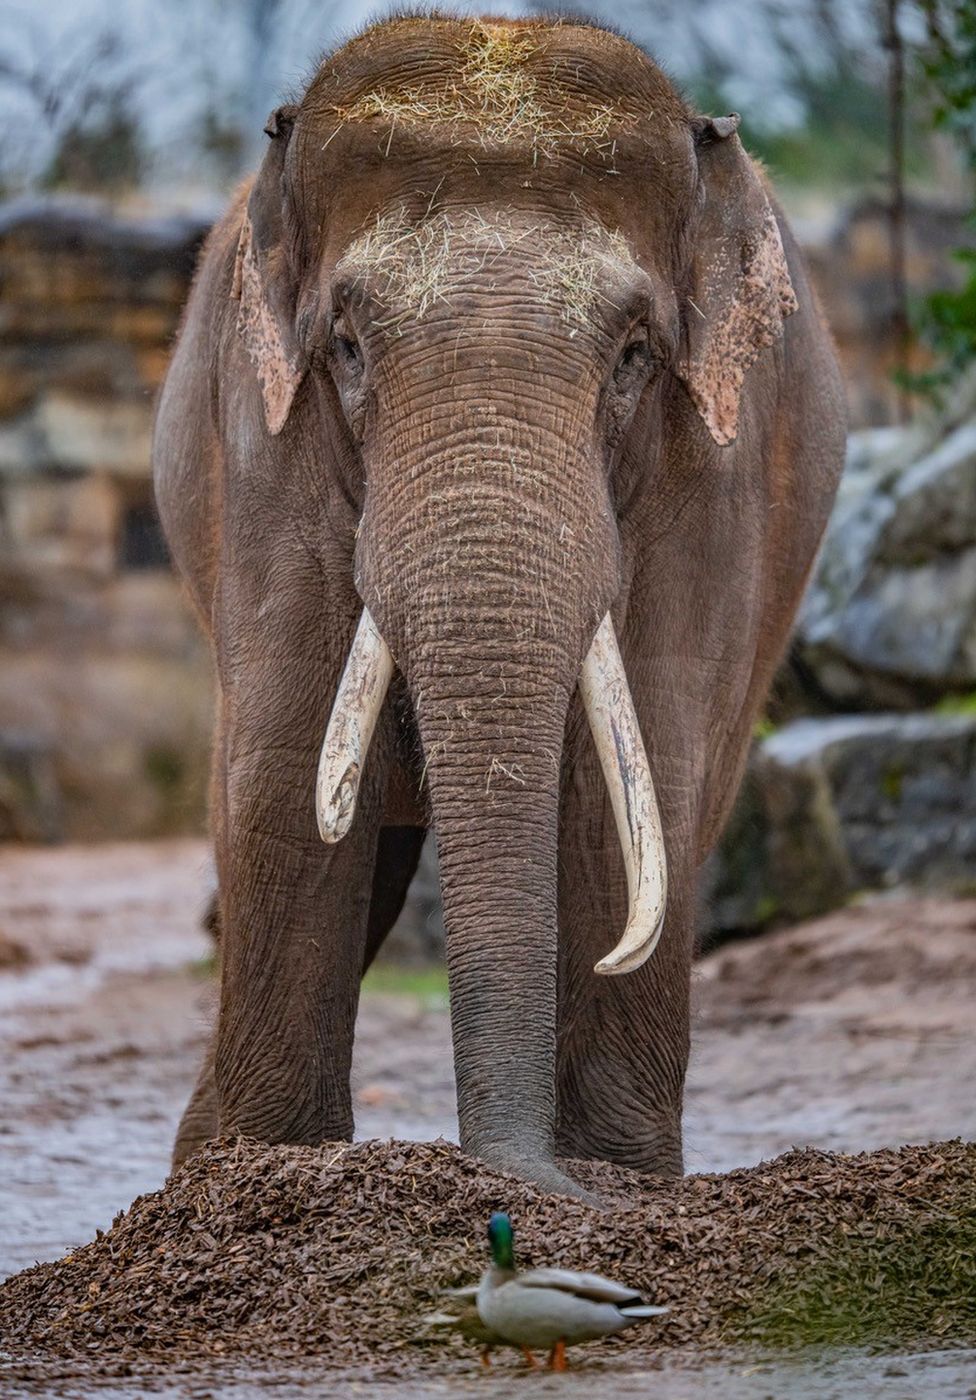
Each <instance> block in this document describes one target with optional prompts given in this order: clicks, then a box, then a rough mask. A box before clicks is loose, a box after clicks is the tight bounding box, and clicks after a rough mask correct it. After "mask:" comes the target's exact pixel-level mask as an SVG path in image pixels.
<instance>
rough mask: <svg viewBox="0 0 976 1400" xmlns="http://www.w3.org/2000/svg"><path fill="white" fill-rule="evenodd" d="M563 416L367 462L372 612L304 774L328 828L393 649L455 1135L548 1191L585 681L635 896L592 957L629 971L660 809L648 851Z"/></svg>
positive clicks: (602, 567)
mask: <svg viewBox="0 0 976 1400" xmlns="http://www.w3.org/2000/svg"><path fill="white" fill-rule="evenodd" d="M428 410H429V405H428ZM567 418H568V415H567ZM506 420H507V421H506ZM563 426H564V431H563V432H561V433H558V434H557V433H550V434H548V435H547V436H545V437H544V436H543V435H542V434H540V435H537V436H536V438H535V441H532V442H527V441H526V440H525V435H526V429H525V428H524V426H523V425H522V424H521V423H520V422H519V421H518V419H517V417H516V415H515V414H512V415H511V416H508V415H506V419H501V417H500V416H498V415H497V414H496V416H494V418H493V421H492V422H491V423H490V425H489V426H488V429H487V430H486V429H485V427H484V425H483V424H481V423H477V422H476V423H473V424H472V423H471V422H467V423H464V424H462V431H461V432H459V433H458V434H457V435H456V436H455V437H454V440H453V442H448V441H442V442H440V443H439V444H437V445H436V446H435V447H430V446H429V438H428V447H427V450H426V452H425V453H423V455H420V454H418V453H417V452H416V444H417V442H418V440H419V439H420V438H421V434H420V433H419V432H416V431H415V432H414V433H410V432H408V431H406V430H405V431H404V437H403V438H401V439H400V451H399V452H398V453H396V455H394V456H393V457H392V465H391V464H390V461H389V460H388V462H387V467H386V470H385V471H383V470H380V469H378V468H374V480H377V479H378V480H377V488H376V489H375V491H374V490H372V488H371V490H370V492H368V493H367V502H366V510H365V512H364V516H363V521H362V524H361V527H360V532H359V539H358V544H357V560H356V563H357V583H358V586H359V589H360V593H361V594H362V596H363V598H364V600H365V601H366V604H367V609H366V611H365V612H364V614H363V619H362V621H361V623H360V627H359V630H358V632H357V640H356V643H355V645H354V647H353V651H352V655H351V657H350V663H349V665H348V666H347V670H346V674H345V676H344V678H343V681H342V683H341V685H340V690H339V696H338V698H337V704H336V707H335V709H334V711H333V717H332V720H331V721H330V725H329V732H328V734H327V736H326V741H325V744H324V746H323V754H322V762H321V764H320V771H319V788H318V814H319V822H320V830H321V831H322V834H323V836H324V837H325V839H327V840H334V839H339V837H341V835H342V833H343V831H344V830H346V829H347V827H348V824H349V822H350V821H351V819H352V803H353V802H354V800H355V787H356V784H357V782H358V776H359V773H360V771H361V768H362V764H363V761H364V758H365V747H366V745H367V744H368V739H369V733H370V731H371V726H372V724H373V723H374V722H375V717H376V714H377V713H378V709H379V705H380V704H381V703H382V695H383V691H384V690H385V687H386V685H387V684H388V683H389V677H390V674H391V671H392V657H395V659H396V663H397V664H398V665H399V667H400V669H401V671H402V672H403V674H404V676H405V678H406V681H407V684H408V687H409V690H410V694H411V696H412V699H413V706H414V712H415V716H416V720H417V725H418V729H419V734H420V739H421V743H422V747H423V755H424V764H425V769H424V771H425V779H426V781H427V783H428V785H429V791H430V800H431V808H432V813H433V820H434V829H435V832H436V836H437V845H438V855H439V859H440V868H441V885H442V895H443V901H444V914H445V923H446V926H447V932H448V939H447V960H448V971H449V979H450V991H451V1013H452V1014H451V1021H452V1029H453V1035H454V1059H455V1071H456V1076H457V1087H458V1115H459V1121H460V1128H461V1142H462V1145H463V1146H464V1148H465V1149H466V1150H467V1151H469V1152H472V1153H474V1154H476V1155H479V1156H481V1157H483V1158H485V1159H487V1160H490V1161H491V1162H493V1163H494V1164H495V1165H497V1166H500V1167H505V1166H508V1167H510V1168H511V1169H513V1170H516V1171H518V1172H519V1173H520V1174H522V1175H530V1176H532V1177H533V1178H534V1179H535V1180H537V1181H544V1180H548V1181H549V1183H550V1184H551V1185H552V1186H553V1187H554V1188H558V1187H559V1186H563V1187H564V1188H565V1187H566V1186H567V1185H568V1183H566V1181H565V1179H564V1178H561V1177H559V1175H558V1173H557V1172H556V1170H555V1168H554V1167H553V1165H552V1162H553V1153H554V1125H555V1055H556V983H557V929H556V907H557V886H558V881H557V839H558V824H559V795H560V769H561V759H562V748H563V740H564V734H565V727H566V714H567V709H568V705H569V700H570V696H571V695H572V692H573V690H574V688H575V687H576V685H577V682H578V681H581V679H582V691H583V697H584V703H585V704H586V708H587V712H588V714H589V715H590V718H591V722H593V723H595V725H596V737H597V746H598V749H599V750H600V755H601V761H602V762H603V764H604V771H605V772H606V773H607V776H608V779H609V780H610V789H611V797H612V798H613V800H614V810H615V812H616V814H617V820H618V829H619V830H620V832H621V836H622V838H625V839H624V848H625V858H626V857H627V856H628V853H629V856H630V857H631V859H630V863H629V865H628V880H629V882H630V883H631V892H632V895H633V896H634V897H635V900H636V906H637V907H639V909H640V910H641V911H642V912H641V914H640V917H639V918H638V920H637V924H636V925H635V924H634V920H633V918H632V920H631V925H630V926H629V927H628V932H627V935H626V936H625V940H623V942H622V945H621V947H620V948H618V949H617V950H615V952H614V954H611V955H610V957H609V958H608V959H604V960H603V961H604V963H606V964H607V966H606V967H601V970H602V971H624V970H627V969H628V968H629V967H632V966H637V965H638V963H639V962H640V961H642V960H643V957H644V956H646V953H647V952H649V951H650V948H651V947H652V946H653V942H654V940H655V939H656V935H657V926H658V923H659V921H660V913H661V910H662V909H663V864H662V861H661V855H662V851H663V847H661V846H660V827H659V824H658V825H657V827H656V838H657V853H656V855H655V854H654V853H653V852H651V853H650V854H648V852H649V851H650V848H649V847H648V844H647V840H646V839H645V838H646V835H647V831H648V830H649V827H648V823H649V822H650V824H651V825H653V824H654V822H656V818H657V812H656V804H655V803H654V799H653V788H651V787H650V785H649V775H646V758H644V754H643V747H642V745H641V744H640V736H639V732H638V730H637V726H636V719H635V718H634V717H633V709H632V706H631V705H630V702H629V693H628V692H627V691H626V682H625V681H623V683H622V687H621V679H622V672H621V671H620V668H619V654H618V653H617V651H616V645H615V643H614V642H613V636H612V628H610V627H609V622H608V621H607V622H606V623H605V624H604V625H603V626H602V627H601V628H600V629H599V633H598V636H597V640H596V642H594V632H595V631H596V630H597V624H598V623H599V621H600V619H601V617H604V616H605V614H606V612H607V608H608V607H609V604H610V602H611V601H612V599H613V597H614V596H615V594H616V592H617V589H618V587H619V576H618V572H617V558H618V554H617V541H616V533H615V525H614V523H613V517H612V513H611V511H610V508H609V502H608V500H607V496H606V484H605V480H604V479H603V477H602V475H601V474H599V473H597V472H594V471H593V470H592V464H591V460H590V459H588V458H586V457H585V456H584V455H583V453H582V452H581V451H580V448H579V446H578V445H577V443H578V442H579V434H578V431H577V432H574V431H572V429H573V428H574V427H576V425H573V424H572V423H571V422H570V421H567V423H566V424H565V425H563ZM390 445H392V446H393V448H394V450H395V449H396V447H397V445H398V444H397V441H396V437H395V436H393V435H391V443H390ZM410 446H413V447H414V455H413V457H412V458H411V455H410V452H409V447H410ZM608 631H609V638H608V636H607V632H608ZM601 639H602V644H601ZM598 644H600V645H598ZM591 646H592V648H595V650H591ZM391 653H392V657H391ZM584 658H586V659H585V663H584ZM614 658H616V665H617V669H616V671H615V670H614ZM581 668H582V670H583V677H582V678H581ZM614 687H616V689H614ZM622 698H623V699H624V700H625V702H626V703H625V704H624V710H625V711H627V713H626V714H624V715H623V720H622V722H618V721H620V718H621V717H620V715H619V714H618V713H617V711H618V710H619V708H620V705H621V700H622ZM628 707H629V710H628ZM628 714H629V718H628ZM350 716H352V718H350ZM601 726H602V731H601ZM635 738H636V745H637V749H638V750H639V753H638V752H637V751H635V749H634V740H635ZM642 774H644V775H646V776H648V782H647V784H645V785H643V786H642V781H641V775H642ZM635 776H636V779H637V781H636V786H635ZM645 787H646V788H647V789H648V790H649V797H648V795H647V792H645ZM642 793H644V795H643V796H641V794H642ZM652 818H653V821H652V820H651V819H652ZM652 844H653V843H652ZM642 853H643V855H644V856H645V857H646V859H644V861H643V873H642V870H641V868H640V867H641V859H642ZM655 870H656V871H657V874H658V877H659V882H658V886H657V887H656V891H655V890H654V889H649V885H648V878H647V877H648V874H649V873H650V874H651V875H653V872H654V871H655ZM651 883H652V884H653V880H652V882H651ZM624 945H625V946H624Z"/></svg>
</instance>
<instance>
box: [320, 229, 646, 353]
mask: <svg viewBox="0 0 976 1400" xmlns="http://www.w3.org/2000/svg"><path fill="white" fill-rule="evenodd" d="M336 271H337V273H338V274H339V275H340V276H343V277H348V278H350V279H351V281H352V282H353V284H354V285H355V286H358V287H360V288H362V290H363V291H364V292H367V293H368V294H369V295H370V296H371V297H373V298H374V299H375V300H376V301H377V302H378V303H379V305H380V306H381V308H383V310H384V312H386V313H388V314H387V315H386V316H384V317H383V318H382V319H381V321H380V324H381V325H383V326H385V327H386V328H387V329H389V330H392V331H394V332H396V331H397V330H399V329H402V328H403V327H404V325H405V324H406V323H407V322H409V321H416V320H421V319H423V318H424V317H425V316H427V315H428V314H430V313H431V312H432V311H434V310H435V309H436V307H437V306H438V305H440V304H449V303H450V302H451V299H452V297H454V296H457V295H458V294H460V293H470V292H472V291H478V290H482V289H483V290H486V291H491V290H493V289H494V288H495V286H497V285H499V284H501V285H502V286H503V287H506V288H507V287H508V286H510V285H511V279H512V278H513V277H517V278H518V279H519V284H520V290H521V291H522V292H524V293H525V294H526V295H527V296H528V297H529V298H530V299H531V301H533V302H535V303H536V304H537V305H540V306H543V307H546V308H548V309H551V310H552V311H554V312H555V313H556V314H558V315H559V316H561V317H562V319H564V320H566V321H569V322H571V323H576V324H577V325H585V324H588V323H589V322H590V321H591V320H592V317H593V313H594V311H595V310H596V309H597V306H598V304H599V303H601V302H602V303H604V304H606V305H608V306H610V307H614V306H616V305H618V301H617V300H616V298H620V297H622V296H623V295H624V294H625V292H626V289H627V288H628V287H630V286H632V285H633V283H634V280H635V279H636V278H637V277H638V276H639V274H640V269H639V267H638V265H637V263H636V261H635V259H634V256H633V254H632V252H631V250H630V247H629V245H628V243H627V240H626V239H625V238H624V236H623V235H622V234H621V233H619V232H616V231H610V230H609V229H607V228H605V227H604V226H603V225H602V224H600V223H598V222H597V221H596V220H586V221H585V222H583V223H582V224H580V223H576V224H574V225H573V226H571V227H564V226H560V225H558V224H553V223H551V222H547V221H545V220H543V219H534V218H532V217H531V216H527V215H525V214H520V213H516V212H515V211H511V210H504V209H501V210H489V211H483V210H478V209H464V210H445V211H443V212H441V213H438V214H434V215H431V216H430V217H428V218H426V219H423V220H421V221H420V222H417V221H416V220H411V219H409V218H408V217H407V215H406V213H405V211H403V210H400V211H397V212H396V213H389V212H387V213H384V214H381V215H379V216H378V217H377V219H376V220H375V222H374V223H373V225H372V226H371V227H370V228H369V229H367V230H366V231H365V232H364V233H362V234H360V235H359V236H358V237H357V238H356V239H355V240H354V241H353V242H352V243H351V244H350V245H349V246H348V247H347V249H346V251H345V253H344V254H343V256H342V257H341V259H340V260H339V263H338V264H337V267H336Z"/></svg>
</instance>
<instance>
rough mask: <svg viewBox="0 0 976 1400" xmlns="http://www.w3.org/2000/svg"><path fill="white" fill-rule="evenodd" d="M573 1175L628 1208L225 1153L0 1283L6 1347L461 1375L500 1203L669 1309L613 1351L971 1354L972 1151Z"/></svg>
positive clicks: (582, 1169) (529, 1229)
mask: <svg viewBox="0 0 976 1400" xmlns="http://www.w3.org/2000/svg"><path fill="white" fill-rule="evenodd" d="M571 1170H573V1171H574V1173H575V1175H576V1177H577V1179H578V1180H580V1181H581V1182H582V1183H583V1184H584V1185H586V1186H588V1187H589V1188H590V1189H592V1190H595V1191H597V1192H599V1193H600V1194H601V1195H602V1196H603V1197H604V1199H609V1200H612V1201H614V1202H615V1203H616V1204H615V1206H614V1208H613V1209H612V1210H610V1211H606V1212H600V1211H597V1210H594V1209H592V1208H590V1207H588V1206H585V1205H583V1204H582V1203H580V1202H577V1201H574V1200H568V1199H566V1198H564V1197H556V1196H543V1195H541V1194H540V1193H539V1192H537V1191H534V1190H533V1189H531V1188H530V1187H527V1186H525V1185H523V1184H521V1183H519V1182H517V1181H515V1180H513V1179H512V1178H509V1177H506V1176H501V1175H497V1174H494V1173H492V1172H489V1171H487V1170H485V1168H483V1167H482V1166H481V1165H480V1164H478V1163H476V1162H474V1161H472V1160H470V1159H469V1158H466V1157H464V1156H463V1155H462V1154H461V1152H460V1151H459V1149H458V1148H456V1147H453V1146H451V1145H449V1144H447V1143H443V1142H438V1143H432V1144H429V1143H424V1144H420V1143H402V1142H391V1143H377V1142H368V1143H359V1144H355V1145H352V1146H350V1145H347V1144H334V1145H324V1146H321V1147H316V1148H311V1147H268V1146H263V1145H260V1144H257V1143H253V1142H248V1141H242V1140H237V1141H223V1142H219V1143H216V1144H213V1145H211V1146H210V1147H208V1148H207V1149H205V1150H204V1151H203V1152H202V1153H200V1154H199V1155H198V1156H197V1157H195V1158H194V1159H192V1160H191V1161H190V1162H188V1163H187V1164H186V1165H185V1166H184V1167H183V1168H182V1169H181V1170H180V1171H179V1172H177V1173H176V1174H175V1175H174V1176H173V1177H172V1178H171V1180H170V1181H169V1182H168V1183H167V1185H166V1186H165V1187H164V1188H163V1189H162V1190H160V1191H156V1192H154V1193H152V1194H151V1195H147V1196H141V1197H139V1199H138V1200H136V1201H135V1203H134V1204H133V1205H132V1206H131V1208H130V1209H129V1210H128V1211H126V1212H125V1213H124V1214H121V1215H119V1216H118V1217H117V1218H116V1220H115V1222H114V1224H113V1226H112V1228H111V1230H109V1231H107V1232H106V1233H99V1235H98V1237H97V1238H96V1239H95V1240H94V1241H93V1242H92V1243H91V1244H88V1245H85V1246H84V1247H83V1248H81V1249H78V1250H76V1251H75V1252H74V1253H73V1254H69V1255H68V1256H67V1257H66V1258H64V1259H61V1260H59V1261H57V1262H56V1263H52V1264H40V1265H37V1266H35V1267H34V1268H32V1269H28V1270H25V1272H23V1273H22V1274H19V1275H17V1276H16V1277H15V1278H13V1279H10V1280H9V1281H8V1282H7V1283H6V1284H5V1285H3V1286H2V1287H0V1346H2V1348H3V1349H5V1350H6V1351H7V1352H8V1353H11V1354H12V1355H13V1356H14V1357H17V1356H21V1357H28V1356H30V1357H34V1358H37V1357H38V1356H47V1357H61V1358H80V1357H88V1358H93V1357H95V1356H97V1357H99V1358H102V1359H104V1358H106V1357H115V1358H117V1359H119V1360H122V1359H124V1358H129V1359H130V1360H132V1361H135V1362H143V1363H144V1362H146V1361H148V1360H150V1359H156V1360H168V1361H170V1362H172V1361H174V1360H178V1359H179V1358H180V1357H181V1356H184V1357H187V1356H193V1357H196V1358H200V1357H201V1356H203V1357H206V1356H211V1357H218V1356H219V1357H244V1356H247V1357H253V1358H255V1359H256V1360H258V1359H262V1358H263V1359H268V1358H271V1357H274V1358H277V1359H279V1360H280V1359H281V1358H283V1357H287V1356H299V1355H303V1356H306V1357H307V1356H308V1355H309V1354H320V1355H321V1357H322V1364H323V1365H325V1366H328V1367H330V1368H332V1367H335V1368H341V1367H361V1366H364V1365H369V1366H373V1367H375V1366H377V1365H379V1366H384V1365H386V1366H388V1365H389V1364H390V1363H393V1362H395V1361H396V1360H397V1358H398V1357H399V1361H400V1364H403V1363H406V1362H407V1361H408V1358H409V1364H410V1365H411V1366H416V1365H420V1366H423V1365H427V1364H433V1365H438V1364H439V1363H443V1362H445V1361H447V1362H448V1363H450V1364H453V1365H456V1364H457V1360H456V1354H457V1353H458V1352H459V1351H461V1350H463V1349H464V1348H465V1343H464V1342H463V1341H462V1340H461V1339H460V1338H458V1337H454V1336H449V1337H447V1338H444V1337H443V1336H441V1335H437V1336H436V1337H431V1336H430V1334H426V1333H425V1332H424V1330H423V1328H422V1327H421V1326H420V1323H419V1320H420V1318H421V1317H422V1316H423V1314H424V1313H425V1312H429V1311H430V1310H431V1309H433V1308H436V1307H437V1306H438V1294H439V1292H440V1290H442V1289H443V1288H445V1287H449V1286H453V1285H458V1284H462V1283H468V1282H471V1281H473V1280H474V1279H475V1278H476V1277H477V1275H478V1273H480V1271H481V1269H482V1268H483V1267H484V1264H485V1260H486V1245H485V1236H484V1229H485V1223H486V1221H487V1217H488V1214H489V1212H490V1211H491V1210H493V1209H497V1208H499V1207H503V1208H505V1209H507V1210H509V1211H510V1212H511V1214H512V1216H513V1219H514V1221H515V1226H516V1248H517V1251H518V1254H519V1257H520V1260H521V1262H522V1263H525V1264H532V1263H548V1264H557V1265H563V1266H566V1267H569V1268H576V1269H578V1268H586V1269H591V1270H594V1269H595V1270H599V1271H600V1272H604V1273H608V1274H610V1275H611V1276H613V1277H617V1278H619V1279H621V1280H622V1281H624V1282H626V1283H628V1284H633V1285H635V1286H637V1287H640V1288H641V1289H643V1290H644V1292H645V1293H646V1295H647V1296H648V1299H649V1300H650V1301H654V1302H666V1303H669V1304H670V1305H671V1307H672V1310H673V1311H672V1314H671V1316H670V1317H669V1318H666V1319H664V1320H663V1321H662V1322H660V1323H653V1324H649V1325H648V1326H646V1327H643V1328H635V1329H634V1330H633V1331H631V1332H629V1333H628V1334H626V1336H625V1337H622V1338H617V1339H614V1340H613V1341H610V1342H606V1343H602V1344H601V1346H604V1347H627V1348H630V1349H632V1350H633V1351H634V1352H635V1355H636V1354H640V1353H641V1352H643V1353H644V1354H645V1355H649V1354H650V1353H651V1352H652V1351H654V1350H659V1349H660V1348H664V1347H669V1348H670V1347H688V1346H694V1347H703V1346H728V1345H730V1344H738V1343H742V1342H753V1341H758V1342H761V1343H767V1344H769V1343H773V1344H777V1345H778V1344H791V1343H802V1342H810V1341H838V1342H852V1343H861V1344H863V1343H865V1342H867V1343H872V1344H882V1345H883V1344H886V1343H889V1344H892V1345H897V1346H900V1347H904V1346H911V1347H922V1346H926V1345H928V1346H932V1345H941V1346H945V1345H949V1344H963V1343H968V1344H970V1345H971V1344H973V1343H974V1342H976V1145H973V1144H965V1143H961V1142H951V1143H939V1144H935V1145H930V1146H926V1147H905V1148H901V1149H900V1150H898V1151H884V1152H872V1153H865V1154H863V1155H860V1156H851V1157H847V1156H834V1155H832V1154H830V1153H824V1152H816V1151H802V1152H791V1153H788V1154H786V1155H785V1156H783V1157H780V1158H778V1159H777V1160H776V1161H774V1162H769V1163H764V1164H763V1165H761V1166H759V1167H755V1168H752V1169H749V1170H742V1171H735V1172H730V1173H728V1174H726V1175H722V1176H699V1177H688V1178H686V1179H685V1180H683V1181H679V1182H660V1181H656V1180H654V1179H651V1178H647V1177H641V1176H639V1175H638V1174H636V1173H634V1172H630V1171H627V1170H625V1169H621V1168H613V1167H609V1166H606V1165H602V1164H596V1163H589V1164H585V1163H577V1164H575V1165H574V1166H572V1167H571ZM469 1354H470V1353H469Z"/></svg>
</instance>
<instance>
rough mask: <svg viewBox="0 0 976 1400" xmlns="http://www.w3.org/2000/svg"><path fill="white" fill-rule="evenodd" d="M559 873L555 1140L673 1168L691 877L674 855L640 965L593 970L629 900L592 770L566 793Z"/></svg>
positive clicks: (571, 1152)
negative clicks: (653, 943)
mask: <svg viewBox="0 0 976 1400" xmlns="http://www.w3.org/2000/svg"><path fill="white" fill-rule="evenodd" d="M581 786H582V787H585V789H586V791H585V792H584V791H581V790H580V789H581ZM559 881H560V888H559V909H560V990H559V1049H558V1062H557V1105H556V1114H557V1126H556V1146H557V1151H558V1153H559V1155H560V1156H561V1157H565V1158H591V1159H599V1160H603V1161H608V1162H616V1163H619V1164H621V1165H624V1166H628V1167H634V1168H636V1169H637V1170H639V1171H647V1172H656V1173H659V1174H661V1175H664V1176H680V1175H681V1172H682V1147H681V1108H682V1096H683V1091H684V1078H685V1071H686V1069H687V1064H688V1048H689V1020H690V1016H689V994H690V977H691V948H692V933H693V925H694V912H695V907H696V897H695V891H694V884H693V881H692V880H689V879H688V878H687V877H686V876H685V875H684V872H682V871H680V870H679V869H678V868H677V867H676V866H675V865H674V864H673V863H672V865H671V868H670V870H669V897H668V913H667V918H666V922H665V927H664V931H663V933H662V935H661V940H660V942H659V943H658V946H657V948H656V949H655V950H654V952H653V953H652V955H651V957H650V958H649V959H648V961H647V962H646V963H645V964H644V965H643V967H641V968H638V969H637V971H635V972H630V973H625V974H622V975H620V976H610V977H605V976H600V975H598V974H597V973H595V972H594V971H593V965H594V963H596V962H597V961H598V959H599V958H601V957H602V956H603V955H604V954H605V953H606V952H607V951H608V949H610V948H612V947H613V945H614V944H615V943H616V941H617V939H618V938H619V936H620V931H621V929H622V928H623V925H624V921H625V919H626V910H627V894H626V884H625V879H624V872H623V866H622V862H621V860H620V852H619V842H618V841H617V837H616V833H615V831H614V829H613V826H612V819H611V818H610V814H609V810H608V806H607V804H606V803H605V802H604V800H603V797H602V794H600V792H599V785H598V782H597V777H596V775H595V774H594V775H593V781H592V782H587V783H585V784H583V785H579V786H578V785H577V784H575V783H573V784H572V785H571V790H570V792H569V793H568V794H566V800H564V805H563V821H562V826H561V836H560V875H559Z"/></svg>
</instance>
